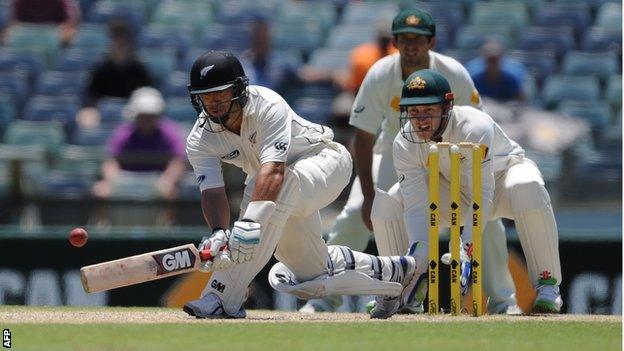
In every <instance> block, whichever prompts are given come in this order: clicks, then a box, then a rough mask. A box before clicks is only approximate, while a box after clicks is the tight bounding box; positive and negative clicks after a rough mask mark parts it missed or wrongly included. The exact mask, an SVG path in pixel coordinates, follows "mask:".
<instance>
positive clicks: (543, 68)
mask: <svg viewBox="0 0 624 351" xmlns="http://www.w3.org/2000/svg"><path fill="white" fill-rule="evenodd" d="M507 56H509V57H510V58H513V59H516V60H518V61H519V62H520V63H522V64H523V65H524V66H525V67H526V69H527V71H528V72H529V73H531V74H533V75H534V76H535V78H536V79H538V80H541V79H543V78H544V77H546V76H548V75H551V74H555V73H556V72H557V56H556V55H555V53H554V52H553V51H549V50H512V51H509V52H507Z"/></svg>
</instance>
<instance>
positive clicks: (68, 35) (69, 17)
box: [5, 0, 80, 46]
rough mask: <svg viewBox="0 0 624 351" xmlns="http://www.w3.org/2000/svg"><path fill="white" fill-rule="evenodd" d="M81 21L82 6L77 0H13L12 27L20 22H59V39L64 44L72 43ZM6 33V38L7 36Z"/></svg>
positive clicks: (8, 29) (8, 28)
mask: <svg viewBox="0 0 624 351" xmlns="http://www.w3.org/2000/svg"><path fill="white" fill-rule="evenodd" d="M79 21H80V6H79V5H78V3H77V2H76V1H75V0H12V1H11V18H10V21H9V25H8V26H7V29H6V33H8V31H10V27H11V26H14V25H18V24H20V23H36V24H50V23H57V24H58V25H59V26H58V29H59V41H60V42H61V44H62V45H63V46H67V45H69V44H70V43H71V41H72V39H73V37H74V34H76V28H77V26H78V23H79ZM6 33H5V38H6Z"/></svg>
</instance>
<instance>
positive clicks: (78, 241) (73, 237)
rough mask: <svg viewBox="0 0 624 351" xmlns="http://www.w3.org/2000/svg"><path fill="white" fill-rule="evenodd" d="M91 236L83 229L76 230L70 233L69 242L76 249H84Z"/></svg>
mask: <svg viewBox="0 0 624 351" xmlns="http://www.w3.org/2000/svg"><path fill="white" fill-rule="evenodd" d="M88 238H89V234H87V231H86V230H84V229H83V228H74V229H72V231H71V232H70V233H69V242H70V243H71V244H72V245H73V246H75V247H82V246H84V244H86V243H87V239H88Z"/></svg>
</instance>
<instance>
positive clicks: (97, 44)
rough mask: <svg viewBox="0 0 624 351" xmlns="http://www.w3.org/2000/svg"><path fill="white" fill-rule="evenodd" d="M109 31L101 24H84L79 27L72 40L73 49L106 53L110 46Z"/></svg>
mask: <svg viewBox="0 0 624 351" xmlns="http://www.w3.org/2000/svg"><path fill="white" fill-rule="evenodd" d="M109 42H110V41H109V38H108V29H107V28H106V25H105V24H101V23H83V24H81V25H80V26H79V27H78V30H77V31H76V35H75V36H74V39H73V40H72V43H71V47H72V48H80V49H92V50H93V49H96V48H100V49H101V50H102V51H104V50H105V49H106V48H107V47H108V45H109Z"/></svg>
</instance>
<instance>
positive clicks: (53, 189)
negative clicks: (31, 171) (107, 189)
mask: <svg viewBox="0 0 624 351" xmlns="http://www.w3.org/2000/svg"><path fill="white" fill-rule="evenodd" d="M33 178H34V179H35V180H36V182H37V183H38V184H37V185H36V186H37V188H38V195H39V196H42V197H47V198H53V199H84V198H87V197H89V196H90V193H91V184H92V183H93V181H94V178H86V177H85V176H84V175H82V174H74V173H68V172H63V171H54V170H52V171H47V172H46V174H45V177H33Z"/></svg>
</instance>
